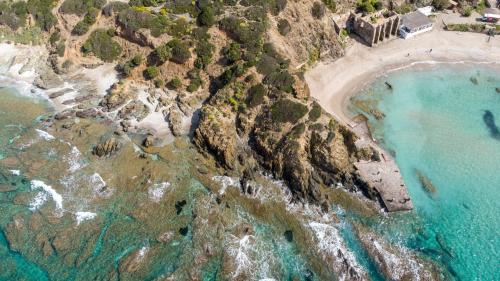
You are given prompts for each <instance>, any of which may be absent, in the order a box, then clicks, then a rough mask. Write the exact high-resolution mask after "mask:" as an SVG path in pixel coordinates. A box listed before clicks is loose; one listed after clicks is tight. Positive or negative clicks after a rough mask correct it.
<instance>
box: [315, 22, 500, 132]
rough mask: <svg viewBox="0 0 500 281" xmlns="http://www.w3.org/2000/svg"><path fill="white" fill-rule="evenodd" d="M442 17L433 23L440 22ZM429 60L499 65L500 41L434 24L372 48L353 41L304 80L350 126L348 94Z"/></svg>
mask: <svg viewBox="0 0 500 281" xmlns="http://www.w3.org/2000/svg"><path fill="white" fill-rule="evenodd" d="M442 17H443V16H440V17H438V19H437V20H436V22H437V23H441V22H442V21H441V20H442ZM444 17H446V15H445V16H444ZM430 49H432V52H429V51H430ZM408 54H409V56H408ZM432 61H435V62H457V61H464V62H491V63H500V38H491V40H489V41H488V37H487V36H486V35H484V34H476V33H460V32H451V31H444V30H443V29H442V27H441V26H440V24H437V26H436V27H435V29H434V30H433V31H432V32H428V33H426V34H422V35H419V36H417V37H414V38H412V39H408V40H403V39H399V38H398V39H395V40H393V41H390V42H387V43H384V44H381V45H380V46H377V47H375V48H370V47H367V46H365V45H363V44H360V43H358V42H356V43H354V45H353V46H351V47H350V48H349V49H348V50H347V51H346V55H345V56H344V57H342V58H340V59H338V60H336V61H334V62H330V63H320V64H318V65H317V66H315V67H314V68H313V69H311V70H309V71H308V72H307V73H306V81H307V83H308V85H309V88H310V90H311V95H312V96H313V97H314V98H315V99H317V100H318V102H319V103H320V104H321V105H322V106H323V108H324V109H325V110H327V111H328V112H329V113H331V114H332V115H333V116H334V117H335V118H337V119H338V120H340V121H341V122H343V123H346V124H349V123H350V119H349V118H348V116H347V115H346V111H345V108H346V105H347V102H348V98H349V96H350V95H352V94H355V93H356V92H358V91H359V90H361V89H362V88H363V87H364V86H366V85H367V84H368V83H370V82H371V81H373V79H374V78H376V77H377V76H380V75H383V74H384V73H385V72H386V71H388V70H390V69H394V68H398V67H404V66H407V65H411V64H412V63H413V64H415V63H418V62H432Z"/></svg>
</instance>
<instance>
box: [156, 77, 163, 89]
mask: <svg viewBox="0 0 500 281" xmlns="http://www.w3.org/2000/svg"><path fill="white" fill-rule="evenodd" d="M154 84H155V87H156V88H163V86H165V81H163V80H161V79H155V81H154Z"/></svg>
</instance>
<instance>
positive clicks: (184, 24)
mask: <svg viewBox="0 0 500 281" xmlns="http://www.w3.org/2000/svg"><path fill="white" fill-rule="evenodd" d="M163 18H165V19H166V17H163ZM167 24H168V23H167ZM190 32H191V25H190V24H189V22H188V21H187V20H186V19H185V18H178V19H176V20H175V22H174V24H171V25H169V28H168V29H167V34H168V35H171V36H174V37H182V36H183V35H186V34H189V33H190Z"/></svg>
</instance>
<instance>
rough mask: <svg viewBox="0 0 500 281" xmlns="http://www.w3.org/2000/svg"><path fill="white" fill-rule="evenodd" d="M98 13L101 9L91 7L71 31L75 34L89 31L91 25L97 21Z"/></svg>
mask: <svg viewBox="0 0 500 281" xmlns="http://www.w3.org/2000/svg"><path fill="white" fill-rule="evenodd" d="M98 15H99V10H97V9H96V8H92V7H91V8H89V11H88V12H87V14H85V17H83V20H81V21H80V22H78V23H77V24H76V25H75V27H74V28H73V30H72V31H71V33H73V34H75V35H83V34H85V33H87V32H88V31H89V29H90V26H91V25H93V24H94V23H95V22H96V20H97V16H98Z"/></svg>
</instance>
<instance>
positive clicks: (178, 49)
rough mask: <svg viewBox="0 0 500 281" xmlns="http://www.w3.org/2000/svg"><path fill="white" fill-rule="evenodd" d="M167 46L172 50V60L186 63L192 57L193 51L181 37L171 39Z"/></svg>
mask: <svg viewBox="0 0 500 281" xmlns="http://www.w3.org/2000/svg"><path fill="white" fill-rule="evenodd" d="M167 46H168V47H170V50H171V51H172V57H171V58H170V60H171V61H173V62H175V63H178V64H184V63H186V62H187V61H188V60H189V59H190V58H191V52H190V51H189V48H188V46H187V45H186V44H185V43H184V42H182V41H181V40H179V39H173V40H170V41H169V42H168V43H167Z"/></svg>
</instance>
